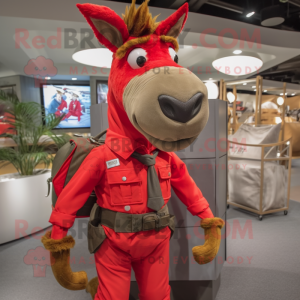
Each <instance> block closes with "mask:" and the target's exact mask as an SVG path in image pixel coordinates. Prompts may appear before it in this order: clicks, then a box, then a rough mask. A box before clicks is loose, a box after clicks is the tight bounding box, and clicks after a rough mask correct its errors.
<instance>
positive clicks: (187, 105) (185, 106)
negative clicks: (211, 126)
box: [158, 92, 204, 123]
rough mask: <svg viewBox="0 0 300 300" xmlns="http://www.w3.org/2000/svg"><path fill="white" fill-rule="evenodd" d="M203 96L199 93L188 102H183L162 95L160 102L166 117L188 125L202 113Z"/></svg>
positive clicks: (159, 98)
mask: <svg viewBox="0 0 300 300" xmlns="http://www.w3.org/2000/svg"><path fill="white" fill-rule="evenodd" d="M203 96H204V95H203V94H202V93H200V92H199V93H196V94H195V95H194V96H192V97H191V98H190V99H189V100H188V101H186V102H182V101H180V100H178V99H176V98H174V97H171V96H168V95H160V96H159V97H158V102H159V105H160V108H161V110H162V112H163V113H164V115H165V116H167V117H168V118H170V119H172V120H174V121H177V122H181V123H186V122H188V121H189V120H191V119H193V118H194V117H195V116H196V115H197V114H198V112H199V111H200V109H201V105H202V100H203Z"/></svg>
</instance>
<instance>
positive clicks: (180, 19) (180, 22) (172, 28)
mask: <svg viewBox="0 0 300 300" xmlns="http://www.w3.org/2000/svg"><path fill="white" fill-rule="evenodd" d="M188 12H189V5H188V4H187V3H184V4H183V5H182V6H181V7H180V8H179V9H178V10H177V11H175V12H174V13H173V14H172V15H171V16H170V17H168V18H167V19H165V20H164V21H162V22H160V23H159V25H158V26H157V28H156V30H155V33H156V34H157V35H167V36H172V37H174V38H177V37H178V36H179V33H180V32H181V31H182V29H183V27H184V24H185V21H186V19H187V15H188Z"/></svg>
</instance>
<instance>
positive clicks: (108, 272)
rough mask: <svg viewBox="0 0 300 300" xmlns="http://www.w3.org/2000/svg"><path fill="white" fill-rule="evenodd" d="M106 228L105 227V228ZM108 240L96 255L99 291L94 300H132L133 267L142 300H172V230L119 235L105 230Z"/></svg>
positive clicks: (165, 229) (107, 229) (108, 229)
mask: <svg viewBox="0 0 300 300" xmlns="http://www.w3.org/2000/svg"><path fill="white" fill-rule="evenodd" d="M103 227H104V226H103ZM104 229H105V232H106V235H107V238H106V239H105V240H104V242H103V243H102V245H101V247H100V249H99V250H98V251H97V252H96V253H95V263H96V268H97V274H98V278H99V287H98V291H97V294H96V296H95V299H94V300H128V298H129V290H130V276H131V267H132V268H133V270H134V272H135V277H136V280H137V283H138V287H139V291H140V294H139V299H140V300H170V286H169V240H170V234H171V230H170V229H169V228H168V227H166V228H164V229H162V230H161V231H159V232H156V231H155V230H151V231H148V232H138V233H128V234H127V233H115V232H114V231H113V230H112V229H110V228H107V227H104Z"/></svg>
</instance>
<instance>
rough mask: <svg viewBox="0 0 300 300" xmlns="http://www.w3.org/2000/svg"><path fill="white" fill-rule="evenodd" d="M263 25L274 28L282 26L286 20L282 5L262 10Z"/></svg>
mask: <svg viewBox="0 0 300 300" xmlns="http://www.w3.org/2000/svg"><path fill="white" fill-rule="evenodd" d="M260 14H261V25H262V26H266V27H273V26H277V25H280V24H282V23H283V22H284V21H285V20H284V9H282V6H281V5H272V6H269V7H265V8H264V9H262V10H261V13H260Z"/></svg>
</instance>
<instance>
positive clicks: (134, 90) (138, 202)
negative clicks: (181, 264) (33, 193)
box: [42, 1, 224, 300]
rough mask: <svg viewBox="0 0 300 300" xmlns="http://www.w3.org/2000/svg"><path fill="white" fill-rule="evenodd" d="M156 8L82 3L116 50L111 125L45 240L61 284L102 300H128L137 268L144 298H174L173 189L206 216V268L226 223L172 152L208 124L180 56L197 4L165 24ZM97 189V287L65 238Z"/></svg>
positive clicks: (65, 194)
mask: <svg viewBox="0 0 300 300" xmlns="http://www.w3.org/2000/svg"><path fill="white" fill-rule="evenodd" d="M147 2H148V1H145V2H144V3H143V4H142V5H141V6H140V7H139V8H138V9H136V7H135V1H133V3H132V5H131V6H130V8H129V9H128V8H126V11H125V15H123V19H122V18H121V17H119V16H118V15H117V14H116V13H115V12H114V11H112V10H111V9H109V8H107V7H104V6H98V5H93V4H78V5H77V7H78V8H79V10H80V12H81V13H82V14H83V16H84V17H85V18H86V20H87V22H88V23H89V25H90V26H91V27H92V29H93V31H94V33H95V35H96V37H97V38H98V40H99V41H100V43H101V44H103V45H105V46H106V47H107V48H108V49H109V50H111V51H112V55H113V62H112V67H111V71H110V75H109V81H108V85H109V93H108V121H109V129H108V131H107V134H106V140H105V144H104V145H102V146H99V147H97V148H95V149H93V150H92V151H91V152H90V153H89V154H88V156H87V157H86V158H85V160H84V161H83V163H82V164H81V166H80V167H79V169H78V171H77V172H76V173H75V175H74V176H73V178H72V179H71V181H70V183H69V184H68V185H67V186H66V187H65V188H64V189H63V191H62V192H61V194H60V195H59V197H58V200H57V202H56V205H55V208H54V210H53V212H52V215H51V218H50V222H51V223H52V224H53V229H52V232H48V233H47V234H46V235H45V236H44V237H43V238H42V241H43V243H44V246H45V248H46V249H48V250H50V254H51V259H52V270H53V273H54V276H55V277H56V279H57V281H58V282H59V283H60V284H61V285H62V286H63V287H65V288H67V289H70V290H79V289H84V288H86V289H87V291H89V292H90V293H91V295H92V297H93V298H94V299H95V300H126V299H128V297H129V289H130V274H131V268H133V270H134V272H135V276H136V280H137V283H138V287H139V291H140V295H139V297H140V300H168V299H170V286H169V276H168V269H169V239H170V238H171V236H172V232H173V230H174V227H175V226H174V216H172V215H170V214H169V211H168V207H167V203H168V201H169V199H170V196H171V187H172V188H173V190H174V192H175V193H176V195H177V196H178V197H179V199H180V200H181V201H182V202H183V203H184V204H185V205H186V206H187V209H188V210H189V211H190V212H191V214H192V215H197V216H198V217H199V218H201V219H203V220H202V221H201V227H203V228H204V229H205V235H206V241H205V244H204V245H203V246H196V247H194V248H193V255H194V258H195V260H196V261H197V262H198V263H199V264H203V263H208V262H210V261H211V260H212V259H214V257H215V256H216V254H217V252H218V249H219V246H220V235H221V233H220V230H221V228H222V227H223V225H224V222H223V220H221V219H219V218H214V216H213V214H212V212H211V210H210V208H209V205H208V202H207V201H206V199H205V198H204V197H203V195H202V193H201V191H200V190H199V188H198V187H197V186H196V184H195V182H194V181H193V179H192V178H191V177H190V175H189V174H188V171H187V168H186V166H185V164H184V163H183V162H182V161H181V160H180V159H179V158H178V156H177V155H176V154H175V153H174V152H173V151H178V150H181V149H184V148H186V147H188V146H189V145H191V143H192V142H193V141H195V139H196V138H197V136H198V135H199V133H200V132H201V131H202V129H203V128H204V126H205V125H206V122H207V120H208V99H207V89H206V87H205V85H204V84H203V83H202V82H201V80H200V79H199V78H198V77H197V76H196V75H194V74H193V73H191V72H190V71H188V70H187V69H185V68H183V67H181V66H180V65H178V56H177V54H176V51H177V50H178V48H179V47H178V42H177V37H178V35H179V34H180V32H181V31H182V29H183V26H184V24H185V21H186V19H187V14H188V5H187V4H184V5H183V6H182V7H181V8H179V9H178V10H177V11H176V12H174V13H173V14H172V15H171V16H170V17H168V18H167V19H166V20H164V21H162V22H159V23H157V22H155V19H156V18H152V16H151V14H150V13H149V10H148V4H147ZM93 190H94V191H95V193H96V196H97V204H95V205H94V207H93V209H92V212H91V218H90V222H89V229H88V230H89V233H88V243H89V250H90V251H91V252H92V253H94V254H95V263H96V268H97V275H98V277H97V278H94V279H92V280H91V281H90V282H88V280H87V276H86V273H85V272H72V270H71V268H70V265H69V257H70V248H72V247H73V246H74V244H75V241H74V239H73V237H72V236H66V235H67V232H68V228H70V227H71V226H72V225H73V223H74V220H75V217H76V212H77V211H78V210H79V209H80V208H81V207H82V206H83V204H84V202H85V201H86V199H87V198H88V196H89V195H90V194H91V192H92V191H93ZM149 257H151V258H152V259H151V260H149V259H147V258H149ZM153 258H154V259H155V261H153Z"/></svg>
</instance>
